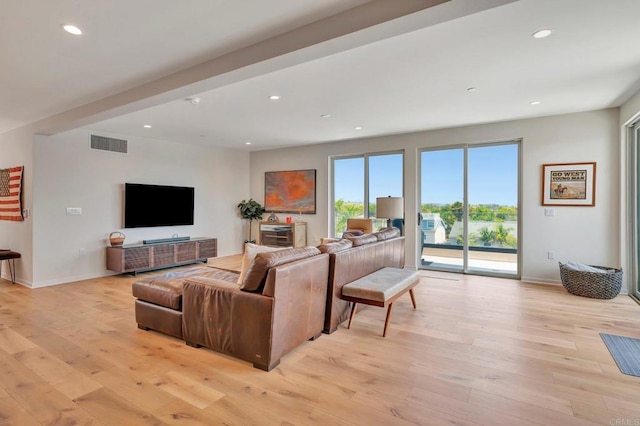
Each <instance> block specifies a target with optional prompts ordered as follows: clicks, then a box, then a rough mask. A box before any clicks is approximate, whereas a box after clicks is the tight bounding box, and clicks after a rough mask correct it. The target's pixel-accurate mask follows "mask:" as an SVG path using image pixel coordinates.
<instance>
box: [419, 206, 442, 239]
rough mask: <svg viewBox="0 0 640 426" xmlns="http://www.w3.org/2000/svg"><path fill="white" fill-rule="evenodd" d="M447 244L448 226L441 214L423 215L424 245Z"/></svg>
mask: <svg viewBox="0 0 640 426" xmlns="http://www.w3.org/2000/svg"><path fill="white" fill-rule="evenodd" d="M446 242H447V225H446V224H445V223H444V220H442V218H441V217H440V213H422V244H444V243H446Z"/></svg>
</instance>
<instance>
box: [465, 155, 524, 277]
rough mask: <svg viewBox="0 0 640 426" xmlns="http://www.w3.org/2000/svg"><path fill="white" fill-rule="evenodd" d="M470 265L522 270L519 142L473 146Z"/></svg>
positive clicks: (470, 159)
mask: <svg viewBox="0 0 640 426" xmlns="http://www.w3.org/2000/svg"><path fill="white" fill-rule="evenodd" d="M467 171H468V173H469V175H468V187H467V196H468V205H469V216H468V226H467V239H468V247H469V255H468V269H469V270H472V269H475V270H483V271H491V272H499V273H513V274H516V273H517V271H518V263H517V261H518V145H516V144H513V145H496V146H484V147H477V148H469V151H468V168H467Z"/></svg>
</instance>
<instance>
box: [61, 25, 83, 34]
mask: <svg viewBox="0 0 640 426" xmlns="http://www.w3.org/2000/svg"><path fill="white" fill-rule="evenodd" d="M60 27H61V28H62V29H63V30H65V31H66V32H68V33H69V34H73V35H80V34H82V30H81V29H80V28H78V27H76V26H75V25H71V24H62V25H60Z"/></svg>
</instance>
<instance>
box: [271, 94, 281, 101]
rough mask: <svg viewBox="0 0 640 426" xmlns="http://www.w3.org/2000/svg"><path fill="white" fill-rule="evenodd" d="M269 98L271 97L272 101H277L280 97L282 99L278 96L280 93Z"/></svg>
mask: <svg viewBox="0 0 640 426" xmlns="http://www.w3.org/2000/svg"><path fill="white" fill-rule="evenodd" d="M269 99H271V100H272V101H277V100H279V99H280V96H278V95H271V96H269Z"/></svg>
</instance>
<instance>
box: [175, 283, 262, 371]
mask: <svg viewBox="0 0 640 426" xmlns="http://www.w3.org/2000/svg"><path fill="white" fill-rule="evenodd" d="M273 302H274V300H273V298H271V297H266V296H263V295H261V294H256V293H248V292H244V291H241V290H240V289H239V288H238V285H237V284H234V283H229V282H227V281H222V280H216V279H213V278H195V279H192V278H190V279H187V280H185V282H184V290H183V310H182V332H183V338H184V340H185V341H186V342H187V344H190V345H192V346H194V345H195V346H197V345H202V346H206V347H208V348H211V349H214V350H217V351H220V352H224V353H228V354H231V355H233V356H236V357H238V358H241V359H244V360H245V361H249V362H252V363H253V364H254V366H256V367H258V368H261V369H265V370H268V369H270V368H272V367H273V365H272V364H273V361H272V356H271V343H270V342H271V336H272V318H273Z"/></svg>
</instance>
